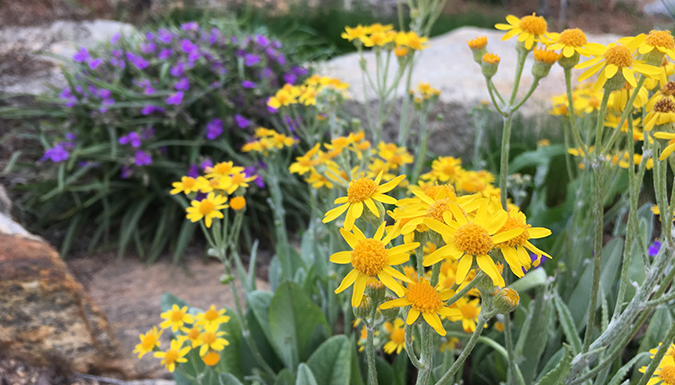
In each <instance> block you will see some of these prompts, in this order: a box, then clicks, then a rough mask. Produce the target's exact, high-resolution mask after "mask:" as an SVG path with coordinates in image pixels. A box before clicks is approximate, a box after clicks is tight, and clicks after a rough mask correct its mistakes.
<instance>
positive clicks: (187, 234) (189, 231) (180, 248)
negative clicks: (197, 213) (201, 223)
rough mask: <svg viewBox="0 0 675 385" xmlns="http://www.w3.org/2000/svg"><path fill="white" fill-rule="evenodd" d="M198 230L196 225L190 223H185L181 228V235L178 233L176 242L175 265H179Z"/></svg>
mask: <svg viewBox="0 0 675 385" xmlns="http://www.w3.org/2000/svg"><path fill="white" fill-rule="evenodd" d="M196 228H197V224H196V223H192V222H190V221H187V220H186V221H183V224H182V225H181V227H180V233H178V241H177V242H176V249H175V250H174V252H173V263H174V264H175V263H178V261H180V257H182V256H183V252H184V251H185V248H186V247H187V246H188V244H189V243H190V241H191V240H192V235H193V234H194V232H195V229H196Z"/></svg>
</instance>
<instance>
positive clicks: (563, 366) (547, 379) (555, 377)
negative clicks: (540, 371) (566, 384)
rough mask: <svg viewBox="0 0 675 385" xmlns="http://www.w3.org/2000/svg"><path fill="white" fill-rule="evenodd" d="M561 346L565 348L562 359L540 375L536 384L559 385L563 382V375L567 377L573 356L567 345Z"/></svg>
mask: <svg viewBox="0 0 675 385" xmlns="http://www.w3.org/2000/svg"><path fill="white" fill-rule="evenodd" d="M563 347H564V348H565V355H564V356H563V359H562V360H561V361H560V363H559V364H558V365H556V367H555V368H553V370H552V371H550V372H548V373H547V374H546V375H545V376H544V377H542V378H541V380H539V381H538V382H537V384H536V385H560V384H562V383H563V381H564V380H565V377H567V375H568V374H569V372H570V370H572V358H573V357H574V354H573V353H572V349H570V347H569V345H567V344H564V345H563Z"/></svg>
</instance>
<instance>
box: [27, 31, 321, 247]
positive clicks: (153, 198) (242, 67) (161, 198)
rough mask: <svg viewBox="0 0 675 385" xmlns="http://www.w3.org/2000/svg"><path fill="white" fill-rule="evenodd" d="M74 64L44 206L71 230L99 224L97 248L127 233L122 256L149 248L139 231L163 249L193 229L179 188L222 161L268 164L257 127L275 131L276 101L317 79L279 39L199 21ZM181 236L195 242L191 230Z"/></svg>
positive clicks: (78, 56)
mask: <svg viewBox="0 0 675 385" xmlns="http://www.w3.org/2000/svg"><path fill="white" fill-rule="evenodd" d="M72 60H73V61H74V62H75V68H74V70H66V71H65V72H64V74H65V76H66V78H67V80H68V84H69V85H68V87H66V88H64V89H63V90H61V91H60V92H59V93H58V99H55V100H57V101H58V104H60V107H59V108H63V109H66V118H64V119H63V120H62V121H60V123H59V124H58V125H57V126H58V127H59V129H56V130H53V131H50V132H46V133H45V134H44V136H43V138H42V139H43V140H42V142H43V143H46V144H47V146H48V147H47V148H45V152H44V156H42V158H40V160H39V162H38V165H39V167H40V168H41V169H49V168H51V169H53V170H54V172H53V173H52V174H53V175H54V180H53V181H52V182H53V183H54V184H58V187H57V188H56V190H50V191H48V192H47V193H48V194H49V199H46V200H43V199H38V200H36V202H40V203H39V204H38V203H36V205H42V206H40V207H39V208H38V207H35V208H36V210H40V212H42V213H53V216H54V218H57V217H58V218H65V219H66V220H67V221H68V222H69V223H75V222H78V223H80V224H81V225H84V224H85V223H95V224H96V226H99V227H97V228H96V230H95V237H94V238H95V240H98V239H101V238H102V237H103V236H104V235H106V236H107V234H108V233H109V232H110V231H115V228H116V227H115V226H118V227H117V228H119V229H120V253H122V252H123V251H124V250H125V248H126V246H127V245H128V244H129V243H130V242H131V241H132V240H133V241H135V243H136V244H138V243H139V242H138V241H136V240H135V239H132V238H133V237H136V236H138V235H136V233H137V232H138V234H140V236H142V237H147V238H146V239H148V240H149V241H147V242H140V243H146V244H147V243H150V244H152V248H153V250H157V249H164V248H165V247H166V246H168V245H169V244H170V243H171V242H173V241H174V240H175V239H177V238H178V237H177V236H176V235H175V232H171V231H169V229H168V227H176V226H178V228H180V226H185V225H184V224H185V223H186V221H184V220H183V219H182V217H181V216H180V212H181V209H182V208H181V207H180V205H177V204H175V201H176V199H175V197H173V198H172V197H171V196H170V195H169V194H168V190H167V188H166V186H167V185H169V183H168V182H169V181H172V180H176V179H177V178H180V176H182V175H186V174H188V173H193V174H198V173H199V170H200V169H202V170H203V168H204V167H206V166H207V165H210V164H212V163H213V162H221V161H228V160H233V161H235V162H236V163H237V164H241V165H243V166H248V167H254V168H255V167H259V166H258V165H256V164H254V162H253V160H251V159H248V158H246V157H245V155H241V154H240V152H239V148H240V147H241V145H242V144H243V143H244V141H245V140H246V139H247V138H248V137H250V134H251V133H252V132H253V130H254V129H255V128H256V127H258V126H269V125H271V124H272V123H271V113H270V111H268V108H267V106H266V101H267V98H268V97H269V96H270V95H272V94H274V92H275V91H276V90H277V89H278V88H279V87H281V86H282V85H283V84H285V83H287V82H289V80H292V81H293V82H296V81H302V80H303V79H304V77H306V75H307V72H308V71H307V70H306V69H304V68H302V67H300V66H298V65H296V64H295V63H294V62H293V60H292V59H291V58H289V57H287V54H286V52H285V50H284V46H283V45H282V43H280V42H279V41H276V40H273V39H270V38H268V37H266V36H263V35H253V36H243V37H242V36H234V35H231V34H228V33H225V32H223V31H221V30H219V29H218V28H211V27H208V28H203V27H202V26H200V25H199V24H197V23H194V22H192V23H186V24H183V25H182V26H180V27H179V28H160V29H158V30H156V31H149V32H146V33H145V34H144V35H142V36H137V37H120V36H119V35H115V36H114V37H113V38H112V39H111V41H110V43H109V44H106V45H105V46H101V47H100V48H97V49H96V50H93V49H90V50H88V49H86V48H81V49H80V50H79V51H77V52H76V53H75V55H74V56H73V57H72ZM66 131H67V133H65V132H66ZM42 186H44V183H43V184H42ZM82 202H86V204H84V203H82ZM179 203H181V204H184V202H179ZM48 205H51V206H53V207H50V209H51V210H47V208H46V207H45V206H48ZM165 207H171V209H172V210H174V212H169V211H166V212H165V211H162V210H165ZM73 208H75V209H73ZM166 210H168V209H166ZM64 213H67V214H64ZM45 215H47V214H45ZM75 215H80V216H81V217H78V218H77V219H75V218H74V216H75ZM103 215H105V216H106V217H105V218H103V217H102V216H103ZM167 221H169V222H171V223H165V224H162V225H161V226H160V223H162V222H167ZM87 226H88V225H87ZM71 228H72V226H71ZM158 228H161V229H162V231H163V232H165V233H169V234H170V235H171V237H167V238H164V236H163V235H162V234H159V230H157V231H155V229H158ZM69 229H70V228H69ZM176 231H178V229H176ZM180 231H181V233H180V234H183V236H184V237H186V238H189V237H188V236H187V232H189V231H191V230H190V229H187V228H183V229H182V230H180ZM75 233H77V230H76V229H75V228H72V234H75ZM66 243H68V242H66ZM62 251H67V250H62Z"/></svg>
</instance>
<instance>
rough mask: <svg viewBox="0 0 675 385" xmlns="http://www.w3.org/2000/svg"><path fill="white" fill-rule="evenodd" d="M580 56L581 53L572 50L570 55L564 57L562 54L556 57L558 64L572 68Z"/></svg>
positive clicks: (577, 62)
mask: <svg viewBox="0 0 675 385" xmlns="http://www.w3.org/2000/svg"><path fill="white" fill-rule="evenodd" d="M580 58H581V55H579V52H577V51H574V54H573V55H572V56H570V57H565V56H564V55H563V56H561V57H560V59H558V64H559V65H560V66H561V67H562V68H574V66H575V65H577V64H579V59H580Z"/></svg>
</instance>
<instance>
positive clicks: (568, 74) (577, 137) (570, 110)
mask: <svg viewBox="0 0 675 385" xmlns="http://www.w3.org/2000/svg"><path fill="white" fill-rule="evenodd" d="M564 72H565V89H566V90H567V104H568V107H567V115H568V116H569V118H570V124H571V125H572V137H573V138H574V142H575V146H576V147H577V148H581V150H582V151H583V153H584V156H585V157H588V148H587V147H586V144H585V143H584V141H583V139H581V134H579V127H578V126H577V117H576V115H575V113H574V98H573V97H572V69H571V68H565V69H564Z"/></svg>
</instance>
